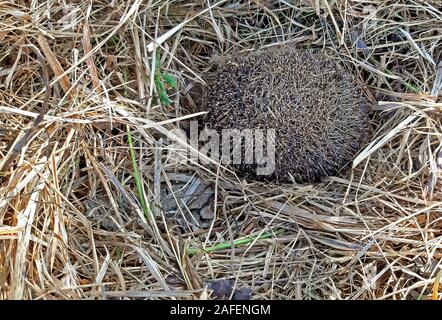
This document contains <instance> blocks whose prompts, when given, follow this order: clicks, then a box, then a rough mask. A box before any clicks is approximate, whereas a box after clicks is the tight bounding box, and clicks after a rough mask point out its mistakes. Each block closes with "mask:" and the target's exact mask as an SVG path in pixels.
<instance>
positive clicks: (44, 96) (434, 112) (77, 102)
mask: <svg viewBox="0 0 442 320" xmlns="http://www.w3.org/2000/svg"><path fill="white" fill-rule="evenodd" d="M92 3H93V5H92V6H90V5H89V1H79V0H78V1H50V2H49V1H39V0H37V1H25V0H15V1H2V2H0V123H1V127H0V135H1V136H0V172H1V177H0V179H1V180H0V297H1V298H6V299H8V298H9V299H94V298H95V299H100V298H153V299H157V298H172V299H175V298H176V299H206V298H208V297H210V290H208V287H207V284H208V283H210V282H211V281H214V280H217V279H222V278H227V279H233V280H234V282H235V286H236V287H237V288H243V287H250V288H252V289H253V299H293V298H295V299H439V300H440V299H441V297H442V291H441V290H440V289H439V287H438V282H439V281H440V273H441V261H442V260H441V259H442V250H441V249H442V232H441V229H442V214H441V213H442V209H441V204H442V196H441V192H440V189H441V182H440V178H441V170H442V135H441V134H442V121H441V119H442V118H441V115H442V113H441V112H442V102H441V100H440V98H439V99H438V98H437V96H438V94H439V92H440V91H441V86H442V65H441V64H440V62H439V61H441V54H442V53H441V52H442V51H441V39H442V32H441V31H442V29H441V25H442V9H441V5H440V1H426V2H422V1H417V0H416V1H405V0H395V1H379V4H376V1H363V0H354V1H350V0H348V1H344V0H336V1H328V2H326V1H320V0H318V1H314V0H311V1H309V0H302V1H289V0H279V1H277V0H268V1H267V0H254V1H252V0H250V1H226V0H221V1H219V2H217V3H215V2H214V1H210V5H211V6H210V7H208V5H209V1H206V0H200V1H193V2H191V1H173V0H164V1H151V0H150V1H149V0H146V1H141V0H131V1H120V0H113V1H110V2H109V1H92ZM154 39H158V41H157V43H159V46H156V45H154V43H153V42H152V41H153V40H154ZM288 42H290V43H295V44H297V45H298V46H301V47H318V48H320V47H323V46H326V47H329V48H334V50H335V53H336V55H337V56H339V57H340V58H341V59H342V60H343V61H345V63H347V64H348V65H349V66H350V67H351V68H352V70H354V72H355V74H357V75H358V79H359V81H360V83H361V84H362V85H363V87H364V90H365V92H366V94H367V96H368V98H369V99H370V101H371V103H372V105H373V109H374V112H373V115H374V116H373V131H374V137H373V140H372V142H371V143H370V144H369V145H368V146H367V148H366V149H365V150H364V151H363V152H361V153H360V154H359V155H358V157H357V158H356V160H355V163H354V168H353V170H352V171H351V172H342V174H341V175H339V176H336V177H330V178H329V179H327V180H326V181H324V182H323V183H321V184H317V185H294V184H290V185H271V184H262V183H253V182H245V181H240V180H238V179H237V178H236V177H235V176H234V174H233V173H231V172H230V171H229V170H226V169H224V168H219V167H217V166H216V165H211V166H201V165H198V163H193V162H189V163H186V164H177V163H176V162H174V161H171V160H174V159H176V158H177V156H176V154H174V153H173V152H174V151H173V149H171V148H170V144H167V139H166V137H165V134H167V133H168V132H170V131H171V130H173V129H175V128H177V127H179V126H180V125H181V124H182V123H185V121H186V119H185V118H186V117H187V118H189V117H190V118H191V117H192V114H194V113H196V112H198V111H199V110H200V107H201V106H200V104H199V102H198V101H193V100H192V99H191V98H190V96H189V95H188V94H187V93H188V91H189V90H190V89H191V87H192V85H194V84H195V83H196V82H198V81H200V82H201V79H200V78H201V76H202V75H203V74H204V72H205V71H207V70H209V69H210V68H211V67H212V66H213V64H214V63H216V61H218V59H222V58H223V57H225V56H226V55H227V54H234V53H235V52H239V51H241V52H244V51H247V50H252V49H256V48H261V47H264V46H271V45H275V44H278V43H288ZM159 54H160V57H161V70H162V72H165V73H168V74H171V75H173V76H174V77H175V78H176V79H177V82H178V86H177V88H176V89H173V88H170V89H169V90H168V91H167V92H168V93H169V95H170V99H171V101H172V103H171V105H170V106H164V105H161V104H160V101H159V99H158V94H159V93H158V92H157V89H156V88H155V86H154V85H153V84H154V78H155V74H154V72H152V70H153V69H154V68H155V61H156V60H157V59H156V57H157V56H158V55H159ZM45 73H47V79H46V76H45ZM196 87H197V86H195V88H196ZM189 114H190V116H189ZM128 130H129V132H130V136H131V138H132V144H129V141H128ZM131 145H132V151H133V152H132V154H133V155H134V157H135V158H134V159H133V160H134V161H133V162H134V163H135V164H136V168H137V169H138V172H139V177H138V178H139V179H138V182H139V183H138V191H139V192H141V194H142V195H143V196H142V197H140V194H139V192H138V191H137V183H136V177H137V176H136V174H134V173H135V172H136V171H135V170H134V166H133V162H132V159H131V155H130V154H131V153H130V150H129V149H130V146H131ZM168 153H170V154H168ZM207 194H208V195H209V196H207ZM190 197H196V199H197V200H194V201H193V202H192V201H190V200H189V198H190ZM140 199H144V201H143V200H140ZM200 199H203V200H204V201H202V200H200ZM191 200H192V199H191ZM143 203H144V205H143ZM174 203H178V204H177V205H176V206H175V207H174V206H173V204H174ZM192 203H197V204H192ZM166 204H167V205H168V206H169V207H172V209H171V210H169V211H167V210H165V209H164V207H165V206H166ZM160 205H162V208H163V209H164V210H163V209H161V206H160ZM192 205H194V208H193V209H191V208H190V207H191V206H192ZM214 209H215V210H214ZM173 211H176V214H175V215H172V214H171V212H173ZM201 212H205V214H204V215H203V214H202V213H201ZM196 213H197V214H199V215H197V214H196ZM211 215H213V217H211ZM203 216H204V217H203ZM203 218H204V219H203ZM438 274H439V277H438Z"/></svg>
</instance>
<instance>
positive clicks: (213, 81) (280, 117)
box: [203, 46, 368, 183]
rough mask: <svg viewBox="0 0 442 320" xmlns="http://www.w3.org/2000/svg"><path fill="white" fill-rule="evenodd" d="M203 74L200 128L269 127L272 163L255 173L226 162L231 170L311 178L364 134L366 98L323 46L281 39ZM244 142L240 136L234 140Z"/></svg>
mask: <svg viewBox="0 0 442 320" xmlns="http://www.w3.org/2000/svg"><path fill="white" fill-rule="evenodd" d="M206 80H207V81H206V82H207V84H208V85H207V88H206V90H205V96H204V101H205V103H206V110H207V111H208V112H207V114H206V116H205V118H204V119H203V122H204V126H205V128H210V129H213V130H215V131H216V132H217V133H219V134H220V135H222V134H223V132H228V131H226V129H238V130H245V129H261V130H270V129H273V130H274V132H275V136H274V140H272V141H273V143H274V152H275V155H274V156H275V157H274V161H275V163H274V170H273V171H272V172H271V173H270V174H265V175H262V174H258V173H257V171H258V170H257V168H258V164H257V163H245V162H244V161H242V162H240V163H234V164H231V165H232V167H233V169H234V170H235V171H236V172H237V173H238V175H239V176H243V177H246V178H250V179H254V180H267V181H277V182H293V181H296V182H299V183H305V182H318V181H321V180H322V179H323V178H325V177H327V176H331V175H335V174H336V173H337V172H338V171H340V170H342V169H343V168H344V167H346V166H347V165H348V163H350V162H351V161H352V159H353V158H354V157H355V155H356V153H357V152H358V151H359V149H360V148H361V146H362V144H363V143H364V141H365V138H366V136H367V134H368V100H367V99H366V97H365V95H364V93H363V90H362V88H361V87H360V86H359V85H358V82H357V81H356V79H355V77H354V75H353V74H352V73H351V72H350V71H349V70H348V69H347V68H346V67H345V66H344V65H343V64H342V63H340V62H339V61H338V60H337V59H336V58H334V57H333V56H332V55H331V54H330V52H328V51H327V50H314V49H298V48H294V47H290V46H283V47H279V48H271V49H263V50H259V51H256V52H253V53H249V54H245V55H237V56H235V57H230V58H228V59H225V60H224V62H222V63H219V64H218V65H217V66H216V71H214V72H212V73H210V74H209V75H207V76H206ZM261 139H263V138H262V137H261ZM264 140H265V139H264ZM266 141H267V142H266ZM268 141H269V140H265V141H264V142H263V143H264V145H265V144H266V143H268ZM261 142H262V141H261ZM247 145H248V142H247V143H246V141H245V139H243V140H241V144H240V145H239V147H240V148H242V149H241V150H244V149H245V147H246V146H247ZM237 147H238V145H237ZM232 148H234V147H232ZM220 152H221V150H220ZM242 152H243V153H242V158H244V152H245V151H242Z"/></svg>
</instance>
